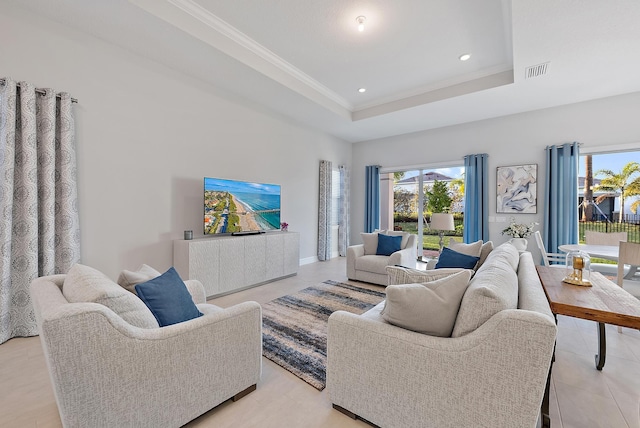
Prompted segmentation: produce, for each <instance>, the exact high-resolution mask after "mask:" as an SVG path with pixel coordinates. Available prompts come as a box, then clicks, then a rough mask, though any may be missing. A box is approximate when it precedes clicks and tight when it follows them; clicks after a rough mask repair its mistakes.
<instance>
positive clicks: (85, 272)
mask: <svg viewBox="0 0 640 428" xmlns="http://www.w3.org/2000/svg"><path fill="white" fill-rule="evenodd" d="M62 294H63V295H64V297H65V298H66V299H67V301H69V302H71V303H82V302H91V303H98V304H101V305H104V306H106V307H108V308H109V309H111V310H112V311H113V312H115V313H116V314H118V315H119V316H120V318H122V319H123V320H124V321H126V322H128V323H129V324H131V325H133V326H136V327H141V328H158V323H157V321H156V319H155V317H154V316H153V314H152V313H151V312H150V311H149V308H147V307H146V306H145V304H144V303H142V301H141V300H140V299H138V298H137V297H136V296H135V295H133V294H131V293H129V292H128V291H127V290H125V289H124V288H122V287H120V286H119V285H118V284H116V283H115V282H113V281H112V280H110V279H109V278H108V277H107V276H106V275H105V274H103V273H102V272H100V271H98V270H96V269H93V268H90V267H89V266H84V265H81V264H76V265H73V266H72V267H71V269H69V272H68V273H67V276H66V278H65V280H64V284H63V285H62Z"/></svg>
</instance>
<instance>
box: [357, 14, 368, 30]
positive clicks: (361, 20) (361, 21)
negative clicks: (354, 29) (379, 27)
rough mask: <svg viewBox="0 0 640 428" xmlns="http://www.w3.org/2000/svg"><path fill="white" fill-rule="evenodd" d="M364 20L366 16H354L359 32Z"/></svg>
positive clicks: (362, 28) (362, 27)
mask: <svg viewBox="0 0 640 428" xmlns="http://www.w3.org/2000/svg"><path fill="white" fill-rule="evenodd" d="M366 20H367V18H366V17H364V16H362V15H360V16H359V17H357V18H356V22H357V23H358V31H360V32H361V33H362V32H363V31H364V21H366Z"/></svg>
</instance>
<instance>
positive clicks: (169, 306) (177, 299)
mask: <svg viewBox="0 0 640 428" xmlns="http://www.w3.org/2000/svg"><path fill="white" fill-rule="evenodd" d="M136 292H137V293H138V296H139V297H140V299H142V301H143V302H144V303H145V304H146V305H147V306H148V307H149V309H151V312H152V313H153V315H154V316H155V317H156V320H158V324H159V325H160V327H165V326H168V325H172V324H177V323H179V322H183V321H188V320H190V319H193V318H198V317H201V316H202V313H201V312H200V311H199V310H198V308H197V307H196V305H195V303H193V300H192V299H191V294H189V291H188V290H187V286H186V285H184V282H183V281H182V278H180V275H178V272H176V270H175V269H174V268H169V270H168V271H166V272H165V273H163V274H162V275H160V276H159V277H157V278H154V279H152V280H150V281H147V282H143V283H141V284H138V285H136Z"/></svg>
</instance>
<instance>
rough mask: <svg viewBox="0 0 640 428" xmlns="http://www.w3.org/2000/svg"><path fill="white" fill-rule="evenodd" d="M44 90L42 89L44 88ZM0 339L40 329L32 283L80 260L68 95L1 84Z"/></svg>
mask: <svg viewBox="0 0 640 428" xmlns="http://www.w3.org/2000/svg"><path fill="white" fill-rule="evenodd" d="M40 92H42V91H40ZM0 176H1V177H2V181H1V182H0V343H3V342H5V341H7V340H9V339H10V338H12V337H19V336H34V335H37V334H38V331H37V327H36V320H35V315H34V312H33V307H32V305H31V299H30V297H29V284H30V283H31V281H32V280H33V279H35V278H36V277H38V276H44V275H52V274H55V273H65V272H67V270H68V269H69V268H70V267H71V266H72V265H73V264H74V263H76V262H77V261H79V259H80V227H79V221H78V201H77V190H76V152H75V147H74V120H73V114H72V108H71V97H70V95H69V94H66V93H61V94H56V93H55V92H54V91H52V90H50V89H47V90H45V91H44V94H38V93H36V88H35V87H34V86H33V85H31V84H29V83H26V82H20V83H19V84H17V83H16V82H15V81H13V80H11V79H4V84H2V85H0Z"/></svg>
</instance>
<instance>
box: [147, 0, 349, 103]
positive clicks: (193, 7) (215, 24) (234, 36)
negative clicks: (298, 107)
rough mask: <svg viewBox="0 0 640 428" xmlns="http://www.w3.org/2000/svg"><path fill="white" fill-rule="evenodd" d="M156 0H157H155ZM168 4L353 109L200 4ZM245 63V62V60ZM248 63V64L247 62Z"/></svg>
mask: <svg viewBox="0 0 640 428" xmlns="http://www.w3.org/2000/svg"><path fill="white" fill-rule="evenodd" d="M156 1H157V0H156ZM166 1H167V2H168V3H169V4H171V5H173V6H174V7H176V8H178V9H180V10H181V11H183V12H184V13H186V14H188V15H189V16H191V17H193V18H195V19H197V20H198V21H200V22H201V23H203V24H205V25H206V26H207V27H209V28H210V29H212V30H214V31H216V32H218V33H219V34H221V35H223V36H225V37H227V38H228V39H230V40H231V41H233V42H234V43H235V44H237V45H238V46H240V47H242V48H244V49H246V50H248V51H249V52H251V53H253V54H254V55H256V56H258V57H259V58H261V59H262V60H264V61H266V62H268V63H269V64H271V65H273V66H274V67H276V68H277V69H279V70H281V71H283V72H284V73H286V74H287V75H289V76H291V77H293V78H294V79H295V80H297V81H299V82H301V83H303V84H304V85H306V86H307V87H309V88H311V89H312V90H313V91H315V92H317V93H319V94H320V95H322V96H323V97H325V98H327V99H329V100H331V101H332V102H334V103H336V104H338V105H339V106H340V107H342V108H344V109H346V110H348V111H349V112H352V111H353V106H352V105H351V103H349V102H348V101H347V100H346V99H344V98H343V97H341V96H340V95H338V94H336V93H335V92H333V91H332V90H331V89H329V88H327V87H326V86H324V85H323V84H322V83H320V82H318V81H317V80H315V79H313V78H312V77H311V76H309V75H308V74H306V73H305V72H303V71H302V70H300V69H298V68H297V67H295V66H293V65H292V64H290V63H289V62H287V61H285V60H284V59H282V58H281V57H279V56H278V55H276V54H275V53H273V52H272V51H270V50H269V49H267V48H266V47H264V46H262V45H261V44H260V43H258V42H256V41H255V40H253V39H252V38H251V37H249V36H247V35H246V34H244V33H243V32H241V31H239V30H238V29H237V28H235V27H234V26H232V25H231V24H229V23H228V22H226V21H224V20H222V19H220V18H219V17H218V16H216V15H214V14H213V13H211V12H210V11H209V10H207V9H205V8H204V7H202V6H200V5H199V4H198V3H196V2H195V1H193V0H166ZM245 63H246V62H245ZM248 65H249V64H248Z"/></svg>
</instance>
